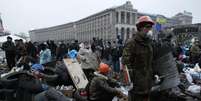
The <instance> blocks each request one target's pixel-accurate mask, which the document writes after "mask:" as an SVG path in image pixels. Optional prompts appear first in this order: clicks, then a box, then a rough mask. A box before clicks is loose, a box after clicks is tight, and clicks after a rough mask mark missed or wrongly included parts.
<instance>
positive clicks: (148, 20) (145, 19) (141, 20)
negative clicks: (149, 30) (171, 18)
mask: <svg viewBox="0 0 201 101" xmlns="http://www.w3.org/2000/svg"><path fill="white" fill-rule="evenodd" d="M141 23H150V24H152V25H154V21H153V20H152V19H151V18H150V17H149V16H141V17H140V18H139V19H138V20H137V22H136V25H139V24H141Z"/></svg>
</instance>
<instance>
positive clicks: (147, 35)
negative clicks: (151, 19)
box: [145, 30, 153, 39]
mask: <svg viewBox="0 0 201 101" xmlns="http://www.w3.org/2000/svg"><path fill="white" fill-rule="evenodd" d="M145 37H146V38H149V39H152V37H153V31H152V30H150V31H148V32H147V33H146V34H145Z"/></svg>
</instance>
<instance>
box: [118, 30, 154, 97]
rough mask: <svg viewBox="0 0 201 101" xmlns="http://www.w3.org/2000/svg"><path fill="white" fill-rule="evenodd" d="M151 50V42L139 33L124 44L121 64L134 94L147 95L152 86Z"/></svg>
mask: <svg viewBox="0 0 201 101" xmlns="http://www.w3.org/2000/svg"><path fill="white" fill-rule="evenodd" d="M152 60H153V48H152V45H151V41H150V40H148V39H145V38H144V37H143V36H142V34H141V33H137V34H136V36H135V37H133V38H132V39H130V40H128V42H127V43H126V45H125V47H124V50H123V56H122V62H123V64H124V65H126V66H127V67H128V69H129V74H130V77H131V81H132V82H133V90H134V92H135V93H142V94H145V93H149V92H150V89H151V86H152Z"/></svg>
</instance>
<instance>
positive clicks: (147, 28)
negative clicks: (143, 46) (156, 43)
mask: <svg viewBox="0 0 201 101" xmlns="http://www.w3.org/2000/svg"><path fill="white" fill-rule="evenodd" d="M141 32H142V34H143V36H144V37H145V38H149V39H151V38H152V36H153V31H152V25H151V24H145V25H144V27H142V30H141Z"/></svg>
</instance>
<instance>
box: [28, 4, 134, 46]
mask: <svg viewBox="0 0 201 101" xmlns="http://www.w3.org/2000/svg"><path fill="white" fill-rule="evenodd" d="M136 19H137V10H136V9H133V5H132V4H131V2H130V1H127V2H126V3H125V4H123V5H121V6H118V7H113V8H109V9H106V10H104V11H101V12H99V13H96V14H94V15H91V16H89V17H86V18H84V19H81V20H78V21H75V22H71V23H67V24H63V25H58V26H53V27H49V28H42V29H36V30H31V31H29V33H30V38H31V41H33V42H43V41H47V40H55V41H72V40H78V41H79V42H84V41H91V40H92V38H93V37H97V38H99V39H103V40H104V41H111V40H116V38H117V36H120V38H122V39H123V40H126V39H128V38H130V37H132V34H133V33H134V32H135V31H136V28H135V23H136Z"/></svg>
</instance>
